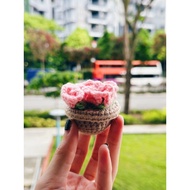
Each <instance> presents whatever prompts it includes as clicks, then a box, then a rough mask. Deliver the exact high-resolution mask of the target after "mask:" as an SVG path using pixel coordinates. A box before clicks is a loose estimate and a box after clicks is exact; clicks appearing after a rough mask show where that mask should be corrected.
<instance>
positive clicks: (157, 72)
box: [116, 60, 164, 87]
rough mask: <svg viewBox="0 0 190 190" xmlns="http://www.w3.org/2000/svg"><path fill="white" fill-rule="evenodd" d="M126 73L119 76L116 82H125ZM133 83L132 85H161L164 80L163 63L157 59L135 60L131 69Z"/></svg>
mask: <svg viewBox="0 0 190 190" xmlns="http://www.w3.org/2000/svg"><path fill="white" fill-rule="evenodd" d="M125 74H126V72H124V73H123V77H122V78H117V79H116V82H119V83H121V82H125ZM131 75H132V78H131V85H132V86H139V87H141V86H153V87H156V86H159V85H161V84H162V83H163V82H164V78H163V76H162V75H163V73H162V65H161V63H160V62H159V61H157V60H151V61H145V62H143V63H142V62H141V61H138V60H135V61H133V67H132V69H131Z"/></svg>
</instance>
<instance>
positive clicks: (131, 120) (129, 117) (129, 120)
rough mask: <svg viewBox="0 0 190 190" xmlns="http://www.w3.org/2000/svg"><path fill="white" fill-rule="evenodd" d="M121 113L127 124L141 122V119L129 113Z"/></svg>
mask: <svg viewBox="0 0 190 190" xmlns="http://www.w3.org/2000/svg"><path fill="white" fill-rule="evenodd" d="M120 115H122V116H123V119H124V124H125V125H131V124H137V123H139V120H138V119H137V118H135V117H134V116H132V115H128V114H124V113H121V114H120Z"/></svg>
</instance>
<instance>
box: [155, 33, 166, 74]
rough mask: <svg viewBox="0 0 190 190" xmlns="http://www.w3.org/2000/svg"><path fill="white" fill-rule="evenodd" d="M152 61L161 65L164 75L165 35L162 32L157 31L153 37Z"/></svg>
mask: <svg viewBox="0 0 190 190" xmlns="http://www.w3.org/2000/svg"><path fill="white" fill-rule="evenodd" d="M152 52H153V59H157V60H159V61H160V62H161V63H162V68H163V71H164V73H165V74H166V33H165V31H164V30H158V31H157V32H156V33H155V35H154V37H153V45H152Z"/></svg>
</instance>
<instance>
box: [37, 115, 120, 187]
mask: <svg viewBox="0 0 190 190" xmlns="http://www.w3.org/2000/svg"><path fill="white" fill-rule="evenodd" d="M122 129H123V118H122V117H121V116H118V117H117V118H116V119H114V120H112V122H111V125H110V127H108V128H107V129H106V130H105V131H103V132H102V133H100V134H98V135H97V136H96V140H95V143H94V148H93V152H92V156H91V158H90V160H89V163H88V165H87V167H86V169H85V171H84V174H83V175H79V172H80V169H81V167H82V165H83V162H84V159H85V157H86V154H87V152H88V146H89V142H90V135H85V134H82V133H79V132H78V129H77V126H76V124H75V123H74V122H72V123H71V129H70V130H69V131H65V134H64V138H63V141H62V143H61V144H60V146H59V147H58V149H57V150H56V152H55V155H54V157H53V158H52V161H51V162H50V164H49V166H48V168H47V170H46V171H45V172H44V174H43V175H42V176H41V177H40V179H39V181H38V183H37V185H36V188H35V190H111V189H112V186H113V182H114V180H115V177H116V174H117V170H118V162H119V153H120V146H121V139H122ZM105 143H107V144H108V145H109V148H108V146H107V145H106V144H105Z"/></svg>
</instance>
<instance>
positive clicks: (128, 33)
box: [122, 0, 154, 114]
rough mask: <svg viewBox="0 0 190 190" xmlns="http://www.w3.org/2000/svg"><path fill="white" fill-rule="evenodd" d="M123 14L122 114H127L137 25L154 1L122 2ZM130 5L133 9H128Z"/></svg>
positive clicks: (141, 21) (128, 0) (143, 18)
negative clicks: (123, 93) (123, 79)
mask: <svg viewBox="0 0 190 190" xmlns="http://www.w3.org/2000/svg"><path fill="white" fill-rule="evenodd" d="M122 1H123V6H124V14H125V29H124V55H125V61H126V63H127V64H126V70H127V72H126V84H125V105H124V112H125V113H126V114H128V113H129V101H130V89H131V68H132V61H133V60H134V56H135V48H136V39H137V35H138V32H139V31H138V27H137V26H138V25H137V24H138V23H140V24H142V23H143V22H144V21H145V19H146V15H145V16H142V12H143V11H144V12H148V11H149V9H150V8H151V4H152V2H153V1H154V0H133V1H132V0H122ZM130 3H132V4H133V9H130V6H131V5H130Z"/></svg>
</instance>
